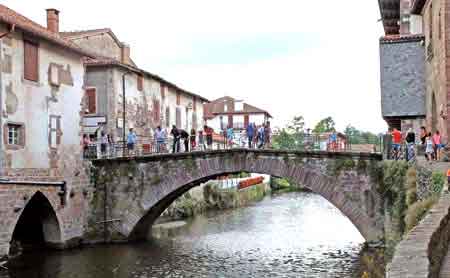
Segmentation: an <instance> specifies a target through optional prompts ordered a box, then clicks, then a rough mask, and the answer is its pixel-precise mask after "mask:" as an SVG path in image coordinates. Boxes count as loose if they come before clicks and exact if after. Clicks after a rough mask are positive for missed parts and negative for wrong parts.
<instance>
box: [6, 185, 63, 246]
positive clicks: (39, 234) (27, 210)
mask: <svg viewBox="0 0 450 278" xmlns="http://www.w3.org/2000/svg"><path fill="white" fill-rule="evenodd" d="M13 227H14V230H13V231H12V236H11V243H12V244H11V245H12V249H14V247H17V246H18V245H20V248H24V249H25V251H26V249H27V248H36V247H39V248H42V247H51V248H55V247H57V246H58V245H60V244H61V242H62V231H61V226H60V221H59V219H58V216H57V214H56V211H55V209H54V208H53V205H52V204H51V202H50V201H49V199H47V197H46V196H45V195H44V194H43V193H42V192H41V191H37V192H36V193H34V195H33V196H32V197H31V198H29V200H28V201H27V202H26V204H25V206H24V208H23V209H22V211H21V213H20V215H19V216H18V217H17V219H16V221H15V223H14V225H13ZM14 251H15V250H10V253H11V252H14Z"/></svg>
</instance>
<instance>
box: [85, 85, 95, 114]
mask: <svg viewBox="0 0 450 278" xmlns="http://www.w3.org/2000/svg"><path fill="white" fill-rule="evenodd" d="M86 96H87V104H88V105H87V106H88V111H89V114H95V113H97V92H96V90H95V89H94V88H92V89H87V90H86Z"/></svg>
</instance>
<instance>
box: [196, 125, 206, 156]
mask: <svg viewBox="0 0 450 278" xmlns="http://www.w3.org/2000/svg"><path fill="white" fill-rule="evenodd" d="M198 146H199V147H200V150H201V151H204V150H205V149H206V148H205V139H204V138H203V131H201V130H200V131H199V132H198Z"/></svg>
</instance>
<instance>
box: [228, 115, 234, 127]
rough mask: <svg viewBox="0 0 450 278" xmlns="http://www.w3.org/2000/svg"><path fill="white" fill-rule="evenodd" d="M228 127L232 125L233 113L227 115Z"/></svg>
mask: <svg viewBox="0 0 450 278" xmlns="http://www.w3.org/2000/svg"><path fill="white" fill-rule="evenodd" d="M228 127H233V115H228Z"/></svg>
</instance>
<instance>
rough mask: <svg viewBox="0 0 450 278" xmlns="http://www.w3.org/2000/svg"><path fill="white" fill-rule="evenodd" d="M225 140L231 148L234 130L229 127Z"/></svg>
mask: <svg viewBox="0 0 450 278" xmlns="http://www.w3.org/2000/svg"><path fill="white" fill-rule="evenodd" d="M227 140H228V146H229V147H230V148H231V147H232V146H233V140H234V130H233V127H231V126H229V127H228V129H227Z"/></svg>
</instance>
